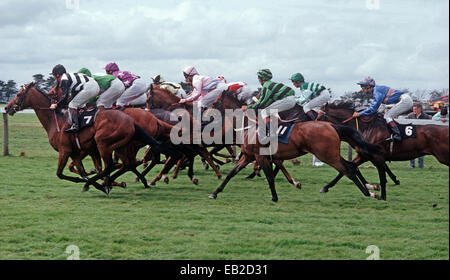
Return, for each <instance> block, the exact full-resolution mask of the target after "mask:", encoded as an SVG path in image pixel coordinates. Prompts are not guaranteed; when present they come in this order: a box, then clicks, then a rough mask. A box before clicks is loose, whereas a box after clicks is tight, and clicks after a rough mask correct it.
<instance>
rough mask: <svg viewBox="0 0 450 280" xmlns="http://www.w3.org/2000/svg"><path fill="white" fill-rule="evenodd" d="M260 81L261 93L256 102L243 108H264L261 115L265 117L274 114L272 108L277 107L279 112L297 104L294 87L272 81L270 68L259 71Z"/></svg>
mask: <svg viewBox="0 0 450 280" xmlns="http://www.w3.org/2000/svg"><path fill="white" fill-rule="evenodd" d="M257 75H258V81H259V83H260V84H261V85H262V89H261V95H260V97H259V99H258V101H256V102H255V103H253V104H251V105H248V106H242V110H247V109H254V110H257V109H264V110H262V112H261V117H263V118H264V119H266V121H267V118H268V117H269V116H270V115H271V114H273V113H270V109H277V110H278V112H283V111H286V110H289V109H291V108H293V107H294V106H295V92H294V90H293V89H292V88H290V87H288V86H286V85H284V84H282V83H274V82H272V81H271V79H272V72H270V70H269V69H262V70H259V71H258V72H257Z"/></svg>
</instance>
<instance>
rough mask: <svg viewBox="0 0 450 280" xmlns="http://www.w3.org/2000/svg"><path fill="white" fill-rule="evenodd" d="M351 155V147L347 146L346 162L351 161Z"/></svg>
mask: <svg viewBox="0 0 450 280" xmlns="http://www.w3.org/2000/svg"><path fill="white" fill-rule="evenodd" d="M352 158H353V155H352V146H350V144H348V152H347V160H348V161H352Z"/></svg>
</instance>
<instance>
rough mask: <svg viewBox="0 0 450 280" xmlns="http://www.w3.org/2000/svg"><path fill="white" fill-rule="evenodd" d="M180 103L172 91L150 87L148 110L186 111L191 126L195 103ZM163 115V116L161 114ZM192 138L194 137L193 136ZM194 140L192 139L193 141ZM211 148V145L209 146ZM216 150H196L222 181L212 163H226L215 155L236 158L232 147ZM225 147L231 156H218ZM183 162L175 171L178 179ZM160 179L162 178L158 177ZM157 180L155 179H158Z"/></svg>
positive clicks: (221, 146)
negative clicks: (178, 172)
mask: <svg viewBox="0 0 450 280" xmlns="http://www.w3.org/2000/svg"><path fill="white" fill-rule="evenodd" d="M179 101H180V98H179V97H178V96H176V95H175V94H173V93H171V92H170V91H168V90H166V89H162V88H154V87H153V86H150V90H149V94H148V97H147V109H148V110H150V111H151V112H153V111H154V110H164V111H166V112H170V111H173V110H175V109H184V110H186V111H187V112H188V113H189V118H190V121H191V126H192V124H193V122H194V120H193V117H192V114H193V103H192V102H186V103H183V104H179V103H178V102H179ZM161 115H162V114H161ZM166 116H169V114H167V115H166ZM163 120H164V121H166V122H168V121H169V120H168V119H163ZM191 137H192V135H191ZM191 140H192V139H191ZM208 146H211V145H208ZM212 146H213V147H214V148H213V149H212V150H211V151H210V152H208V151H207V150H206V147H204V146H196V149H197V150H198V151H199V153H200V155H201V156H202V160H203V159H205V160H206V161H207V162H208V164H209V165H210V166H211V167H212V168H213V170H214V171H215V173H216V175H217V177H218V178H219V179H220V178H221V177H222V174H221V173H220V171H219V168H218V167H217V166H216V165H215V164H214V163H213V162H212V161H215V162H218V163H219V164H224V162H221V161H219V160H217V159H216V158H214V156H213V155H214V154H216V155H220V156H223V157H227V158H229V157H234V153H233V151H232V149H231V147H229V146H228V145H216V144H214V145H212ZM223 147H225V148H227V149H228V151H229V152H230V156H226V155H221V154H218V153H217V152H218V151H219V150H220V149H222V148H223ZM182 162H183V160H180V161H179V162H178V163H177V168H176V170H175V173H174V177H176V173H177V171H178V169H179V167H180V165H181V164H182ZM192 164H193V163H191V162H189V167H191V166H192ZM158 177H159V178H160V176H158ZM158 177H157V178H155V179H158Z"/></svg>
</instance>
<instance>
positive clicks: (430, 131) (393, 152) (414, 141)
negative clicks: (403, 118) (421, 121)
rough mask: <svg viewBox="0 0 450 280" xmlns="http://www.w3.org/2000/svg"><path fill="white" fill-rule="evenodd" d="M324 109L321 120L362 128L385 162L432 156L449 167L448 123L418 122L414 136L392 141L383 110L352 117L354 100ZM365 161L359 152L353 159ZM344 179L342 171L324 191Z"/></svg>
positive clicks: (394, 178)
mask: <svg viewBox="0 0 450 280" xmlns="http://www.w3.org/2000/svg"><path fill="white" fill-rule="evenodd" d="M321 110H322V114H321V115H322V116H319V118H320V119H322V120H328V121H330V122H332V123H335V124H342V123H344V124H346V125H348V126H351V127H353V128H356V129H358V130H360V131H361V132H362V134H363V136H364V138H365V139H366V141H367V142H369V143H372V144H376V145H378V146H379V147H380V153H379V154H377V155H376V156H379V157H381V158H382V160H383V161H404V160H410V159H414V158H417V157H421V156H424V155H433V156H434V157H435V158H436V159H437V160H438V161H439V162H440V163H442V164H445V165H447V166H449V129H448V127H446V126H440V125H431V124H430V125H417V126H416V137H415V138H406V139H403V140H402V141H401V142H400V143H393V142H390V141H388V140H387V139H388V138H389V137H390V134H391V133H390V131H389V128H388V127H387V125H386V121H385V120H384V118H383V115H382V114H381V113H377V114H375V115H372V116H365V117H359V118H352V115H353V112H354V111H355V108H354V105H353V103H351V102H342V101H341V102H335V103H330V104H326V105H324V106H322V108H321ZM365 161H367V158H364V157H361V156H360V155H358V156H357V157H356V158H355V159H354V161H353V162H354V163H356V164H357V165H360V164H362V163H364V162H365ZM384 165H385V167H386V171H387V172H388V174H389V176H390V177H391V178H392V179H393V180H394V182H396V183H399V182H398V180H397V179H396V177H395V175H393V173H392V172H391V171H390V170H389V168H388V167H387V165H386V164H384ZM341 178H342V174H339V175H338V176H337V177H336V178H335V179H334V180H332V181H331V182H330V183H329V184H328V185H327V186H325V187H324V188H323V189H322V190H321V191H322V192H327V191H328V189H329V188H331V187H333V186H334V185H335V184H336V183H337V182H338V181H339V180H340V179H341ZM366 183H367V182H366ZM380 184H381V186H382V187H383V184H386V179H384V181H381V182H380ZM382 196H383V194H382ZM385 198H386V197H385V196H384V199H385Z"/></svg>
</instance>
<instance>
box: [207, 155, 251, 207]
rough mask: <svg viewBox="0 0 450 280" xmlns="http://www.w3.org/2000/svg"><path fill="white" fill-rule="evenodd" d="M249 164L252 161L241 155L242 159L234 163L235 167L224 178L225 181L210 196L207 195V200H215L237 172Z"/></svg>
mask: <svg viewBox="0 0 450 280" xmlns="http://www.w3.org/2000/svg"><path fill="white" fill-rule="evenodd" d="M250 162H252V159H251V158H250V157H249V156H247V155H246V154H243V155H242V157H241V158H240V159H239V161H238V163H236V165H235V166H234V167H233V169H232V170H231V171H230V172H229V173H228V174H227V177H226V178H225V180H224V181H223V182H222V183H221V184H220V186H219V187H218V188H217V189H216V190H215V191H214V192H213V193H212V194H210V195H209V198H214V199H216V198H217V194H218V193H220V192H221V191H223V189H224V188H225V186H226V185H227V183H228V182H229V181H230V180H231V178H233V177H234V176H236V174H238V173H239V171H241V170H242V169H243V168H244V167H246V166H247V165H248V164H249V163H250Z"/></svg>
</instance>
